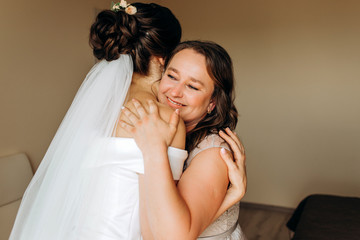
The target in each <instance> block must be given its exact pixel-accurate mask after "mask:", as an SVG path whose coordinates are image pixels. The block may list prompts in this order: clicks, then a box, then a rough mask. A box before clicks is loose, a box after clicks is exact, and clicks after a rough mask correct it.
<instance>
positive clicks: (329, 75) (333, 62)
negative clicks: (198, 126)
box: [158, 0, 360, 207]
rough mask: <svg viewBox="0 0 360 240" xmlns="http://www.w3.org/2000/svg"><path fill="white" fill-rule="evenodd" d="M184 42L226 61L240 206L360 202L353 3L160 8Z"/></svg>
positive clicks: (359, 5) (357, 32) (359, 82)
mask: <svg viewBox="0 0 360 240" xmlns="http://www.w3.org/2000/svg"><path fill="white" fill-rule="evenodd" d="M158 2H159V3H162V4H164V5H167V6H169V8H170V9H172V10H173V11H174V13H175V14H176V15H177V16H178V18H179V19H180V22H181V23H182V26H183V30H184V39H185V40H186V39H203V40H213V41H215V42H217V43H219V44H221V45H222V46H223V47H225V48H226V49H227V50H228V52H229V53H230V55H231V57H232V59H233V62H234V68H235V73H236V81H237V89H236V91H237V99H236V105H237V107H238V110H239V113H240V118H239V124H238V127H237V132H238V134H239V135H240V136H241V138H242V139H243V141H244V144H245V146H246V152H247V166H248V181H249V184H248V192H247V194H246V196H245V198H244V201H248V202H255V203H261V204H270V205H277V206H284V207H295V206H296V205H297V203H298V201H300V200H301V198H303V197H305V196H306V195H308V194H311V193H327V194H339V195H349V196H360V177H359V176H360V175H359V172H360V151H359V148H360V44H359V43H360V25H359V23H360V14H359V12H360V2H359V1H355V0H352V1H351V0H346V1H337V0H315V1H314V0H305V1H288V0H275V1H267V0H256V1H249V0H248V1H245V0H239V1H235V0H233V1H225V2H224V1H214V0H197V1H190V0H183V1H158Z"/></svg>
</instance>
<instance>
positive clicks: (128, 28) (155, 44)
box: [89, 3, 181, 75]
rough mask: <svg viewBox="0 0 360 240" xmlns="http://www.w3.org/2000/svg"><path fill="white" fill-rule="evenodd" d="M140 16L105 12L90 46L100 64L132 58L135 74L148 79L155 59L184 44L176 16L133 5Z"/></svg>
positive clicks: (95, 26) (152, 5) (93, 31)
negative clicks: (154, 57)
mask: <svg viewBox="0 0 360 240" xmlns="http://www.w3.org/2000/svg"><path fill="white" fill-rule="evenodd" d="M131 5H133V6H134V7H136V9H137V12H136V13H135V14H134V15H129V14H127V13H125V11H118V12H114V11H111V10H104V11H101V12H100V13H99V14H98V15H97V17H96V20H95V22H94V23H93V24H92V26H91V28H90V37H89V43H90V46H91V47H92V49H93V54H94V56H95V57H96V58H97V59H98V60H102V59H105V60H107V61H112V60H116V59H118V58H119V57H120V54H130V55H131V57H132V59H133V63H134V72H137V73H140V74H144V75H147V74H148V70H149V61H150V57H151V56H156V57H163V58H164V59H166V57H167V56H168V55H169V54H170V53H171V51H172V50H173V49H174V48H175V47H176V45H177V44H178V43H179V42H180V38H181V26H180V23H179V21H178V20H177V18H176V17H175V16H174V14H173V13H172V12H171V11H170V10H169V9H168V8H166V7H163V6H160V5H158V4H155V3H150V4H144V3H132V4H131Z"/></svg>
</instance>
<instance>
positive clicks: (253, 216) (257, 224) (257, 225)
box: [239, 202, 294, 240]
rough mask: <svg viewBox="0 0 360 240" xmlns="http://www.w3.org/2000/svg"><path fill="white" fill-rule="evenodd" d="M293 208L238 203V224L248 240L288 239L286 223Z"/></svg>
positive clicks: (288, 233)
mask: <svg viewBox="0 0 360 240" xmlns="http://www.w3.org/2000/svg"><path fill="white" fill-rule="evenodd" d="M293 211H294V209H288V208H280V207H273V206H265V205H259V204H252V203H243V202H241V204H240V217H239V222H240V226H241V228H242V230H243V232H244V233H245V235H246V237H247V238H248V240H289V239H291V237H290V236H291V235H290V234H291V232H290V231H289V230H288V228H287V227H286V223H287V221H288V220H289V218H290V217H291V214H292V212H293Z"/></svg>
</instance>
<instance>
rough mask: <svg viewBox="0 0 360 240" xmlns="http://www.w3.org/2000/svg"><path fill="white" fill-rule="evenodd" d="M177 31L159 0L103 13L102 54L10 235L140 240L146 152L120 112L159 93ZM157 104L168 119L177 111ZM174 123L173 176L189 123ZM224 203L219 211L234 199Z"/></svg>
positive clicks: (98, 47) (95, 28)
mask: <svg viewBox="0 0 360 240" xmlns="http://www.w3.org/2000/svg"><path fill="white" fill-rule="evenodd" d="M180 37H181V27H180V24H179V22H178V20H177V19H176V18H175V17H174V15H173V14H172V13H171V11H170V10H169V9H167V8H165V7H162V6H159V5H157V4H142V3H135V4H131V5H128V4H126V2H125V1H121V2H120V3H117V4H115V5H114V6H113V9H112V10H111V11H110V10H106V11H103V12H101V13H99V15H98V16H97V19H96V21H95V23H94V24H93V25H92V27H91V33H90V44H91V46H92V47H93V52H94V55H95V57H96V58H97V59H99V60H100V61H99V62H98V63H97V64H95V65H94V67H93V68H92V69H91V70H90V72H89V73H88V75H87V76H86V79H85V80H84V82H83V84H82V86H81V87H80V89H79V91H78V93H77V95H76V96H75V98H74V101H73V103H72V105H71V107H70V108H69V110H68V112H67V114H66V116H65V118H64V120H63V121H62V123H61V125H60V127H59V129H58V131H57V133H56V135H55V137H54V139H53V140H52V142H51V144H50V146H49V148H48V151H47V152H46V154H45V156H44V158H43V160H42V162H41V165H40V166H39V168H38V170H37V172H36V174H35V176H34V178H33V179H32V181H31V183H30V184H29V186H28V188H27V190H26V192H25V194H24V197H23V201H22V203H21V206H20V209H19V212H18V215H17V218H16V220H15V224H14V227H13V230H12V233H11V236H10V239H26V240H31V239H34V240H35V239H36V240H48V239H141V233H140V222H139V221H140V220H139V208H138V205H139V204H138V200H139V196H138V192H139V191H138V174H142V173H144V164H143V159H142V153H141V152H140V150H139V149H138V148H137V147H136V143H135V141H134V140H133V139H130V138H127V137H129V136H130V134H127V133H126V132H124V131H122V130H120V129H119V128H118V127H117V124H118V121H119V119H118V118H119V116H120V115H121V107H122V106H123V105H125V106H127V107H129V108H132V104H131V101H130V102H129V101H128V100H129V99H131V98H137V99H139V100H140V101H141V102H143V103H144V102H145V101H146V100H148V99H152V100H156V95H155V92H154V91H155V90H156V82H157V80H158V79H160V78H161V72H162V65H163V63H164V60H165V59H166V56H167V55H168V54H169V53H170V52H171V51H172V50H173V49H174V48H175V46H176V45H177V44H178V43H179V41H180ZM154 89H155V90H154ZM158 107H159V109H160V116H161V117H162V118H163V119H165V120H169V119H170V116H171V114H172V112H173V110H171V109H170V108H169V107H168V106H165V105H164V104H160V103H158ZM121 116H122V117H121V118H122V119H123V120H126V117H124V116H123V115H121ZM182 117H183V116H182ZM177 129H178V130H177V133H176V134H175V137H174V140H173V141H172V143H171V144H170V145H172V146H173V148H169V150H168V154H169V161H170V164H171V170H172V175H173V176H174V178H175V179H176V180H178V179H179V178H180V175H181V173H182V166H183V163H184V161H185V159H186V158H187V152H186V151H185V150H182V149H183V148H184V146H185V145H184V144H185V125H184V123H183V122H180V123H179V126H178V128H177ZM115 136H116V137H115ZM228 158H229V157H228ZM229 164H230V163H229ZM240 185H241V184H240ZM228 192H230V191H228ZM227 196H228V195H227ZM227 196H226V198H225V199H238V200H239V198H240V197H241V196H240V195H236V194H233V195H230V196H236V197H235V198H234V197H230V198H227ZM224 203H226V204H225V205H222V206H221V207H220V209H219V211H220V210H221V211H225V210H226V209H227V208H228V207H230V206H231V205H232V204H233V202H232V201H224ZM218 215H220V214H219V213H218Z"/></svg>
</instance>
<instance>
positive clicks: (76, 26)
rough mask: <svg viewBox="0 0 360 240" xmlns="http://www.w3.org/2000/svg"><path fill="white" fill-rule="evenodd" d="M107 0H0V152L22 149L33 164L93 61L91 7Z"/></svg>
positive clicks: (96, 6) (49, 139)
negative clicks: (90, 31)
mask: <svg viewBox="0 0 360 240" xmlns="http://www.w3.org/2000/svg"><path fill="white" fill-rule="evenodd" d="M109 6H110V1H107V0H106V1H105V0H101V1H98V0H97V1H95V0H90V1H88V0H87V1H85V0H78V1H70V0H67V1H44V0H42V1H40V0H34V1H25V0H18V1H2V2H1V4H0V29H1V37H0V52H1V58H0V66H1V67H0V111H1V113H0V114H1V115H0V116H1V117H0V156H5V155H9V154H13V153H17V152H25V153H26V154H27V155H28V156H29V158H30V159H31V161H32V165H33V167H34V169H35V168H36V167H37V166H38V164H39V163H40V161H41V159H42V157H43V155H44V154H45V151H46V149H47V147H48V145H49V144H50V141H51V139H52V137H53V136H54V134H55V131H56V129H57V127H58V125H59V124H60V122H61V120H62V118H63V117H64V114H65V112H66V110H67V109H68V107H69V105H70V103H71V101H72V99H73V97H74V95H75V93H76V91H77V89H78V87H79V86H80V84H81V82H82V80H83V79H84V77H85V74H86V73H87V72H88V70H89V69H90V67H91V66H92V65H93V63H94V60H93V57H92V54H91V49H90V47H89V45H88V34H89V29H90V25H91V23H92V21H93V19H94V17H95V9H98V8H101V9H102V8H108V7H109Z"/></svg>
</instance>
